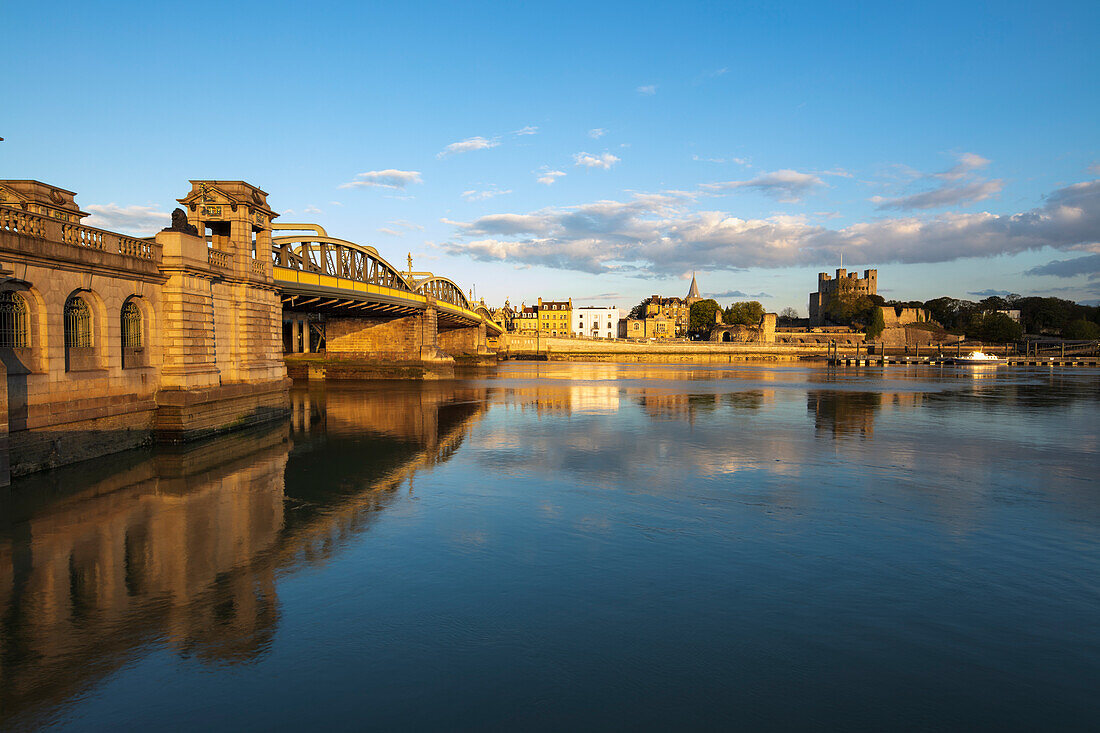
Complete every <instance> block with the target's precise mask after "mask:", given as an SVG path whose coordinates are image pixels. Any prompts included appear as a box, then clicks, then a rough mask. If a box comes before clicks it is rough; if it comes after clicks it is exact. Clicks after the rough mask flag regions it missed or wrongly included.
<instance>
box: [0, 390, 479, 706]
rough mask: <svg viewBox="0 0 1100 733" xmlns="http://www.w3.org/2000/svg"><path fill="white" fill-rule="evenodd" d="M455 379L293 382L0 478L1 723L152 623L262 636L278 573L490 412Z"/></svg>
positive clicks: (55, 694) (239, 657) (118, 656)
mask: <svg viewBox="0 0 1100 733" xmlns="http://www.w3.org/2000/svg"><path fill="white" fill-rule="evenodd" d="M449 384H450V385H451V386H448V383H436V384H428V385H424V386H423V388H422V389H416V388H410V387H402V389H401V390H398V391H395V390H393V389H359V390H341V391H339V392H334V391H332V390H329V391H328V392H324V391H315V392H309V391H296V392H294V393H293V394H292V400H293V406H294V409H293V416H292V420H291V421H290V422H289V423H283V424H279V425H276V426H271V427H268V428H266V429H262V430H257V431H251V432H248V433H240V434H234V435H230V436H226V437H222V438H218V439H216V440H213V441H209V442H206V443H203V444H201V445H198V446H189V447H187V448H186V449H177V450H168V449H158V450H157V451H156V452H151V451H143V452H134V453H131V454H123V455H121V456H115V457H111V458H110V459H104V460H99V461H93V462H89V463H85V464H80V465H77V466H71V467H68V468H65V469H61V470H58V471H53V472H49V473H44V474H38V475H35V476H32V477H28V478H26V479H23V480H20V481H18V482H16V483H15V484H14V485H13V486H12V487H11V489H10V490H6V491H5V493H4V495H3V496H0V724H2V723H5V722H8V723H11V722H42V720H40V719H38V718H39V717H40V716H41V715H42V714H44V712H45V711H50V710H52V709H54V708H56V707H57V706H58V705H61V704H63V703H64V702H65V701H66V700H68V699H70V698H72V697H73V696H74V695H76V694H77V693H79V692H80V691H81V690H82V689H84V688H85V687H87V686H88V685H90V684H93V683H95V682H97V681H98V680H100V679H101V678H102V677H103V676H105V675H106V674H109V673H110V672H111V671H112V670H113V669H115V668H117V667H118V666H119V665H122V664H123V663H125V662H126V661H127V660H128V659H130V657H131V656H132V655H133V654H134V653H135V652H136V650H137V649H138V647H139V646H141V645H143V644H146V643H149V642H150V641H157V642H160V643H164V644H167V645H169V646H171V647H173V648H175V649H176V650H177V651H178V652H179V653H180V654H183V655H187V656H191V657H196V658H199V659H204V660H209V661H215V662H217V663H221V664H225V663H230V664H232V663H240V662H247V661H249V660H252V659H255V658H256V657H257V656H258V655H260V654H262V653H263V652H264V650H265V649H266V648H267V647H268V646H269V644H270V642H271V640H272V637H273V635H274V631H275V628H276V625H277V623H278V620H279V607H278V598H277V584H276V573H277V572H279V571H283V570H286V569H288V568H292V567H294V566H297V565H301V564H303V563H316V562H322V561H324V560H325V559H326V558H328V557H330V556H331V555H332V554H333V553H334V552H336V551H338V550H339V548H340V547H341V546H342V545H343V544H344V542H345V541H346V540H347V539H348V538H349V537H350V536H352V535H354V533H355V532H357V531H361V530H362V529H364V528H365V527H366V526H368V525H369V523H370V522H371V521H373V519H374V518H376V517H378V516H379V511H378V510H379V509H382V508H384V507H385V506H386V505H387V504H388V503H390V502H392V501H394V500H395V499H396V498H397V497H398V496H400V495H401V493H399V492H397V491H396V489H397V488H398V487H399V486H401V485H402V484H403V483H406V482H407V483H408V484H409V485H411V482H412V477H413V475H414V474H415V473H416V471H418V470H421V469H423V468H425V467H429V466H432V465H435V464H438V463H440V462H442V461H445V460H447V459H448V458H449V457H450V456H451V455H453V453H454V452H455V450H457V448H458V446H459V445H461V443H462V440H463V438H464V437H465V436H466V434H467V433H468V432H469V428H470V426H471V425H472V424H473V422H474V421H476V420H477V419H478V418H479V416H480V415H481V414H482V413H483V412H484V410H485V408H486V404H487V390H485V389H484V388H481V389H475V388H469V389H463V388H459V387H457V386H454V385H455V384H456V383H449ZM318 452H320V453H322V454H324V459H323V460H318V456H317V455H315V454H316V453H318ZM307 454H308V455H307ZM319 467H324V468H323V471H324V473H323V475H319V474H318V471H319V470H321V469H319ZM36 719H37V720H36Z"/></svg>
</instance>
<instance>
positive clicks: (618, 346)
mask: <svg viewBox="0 0 1100 733" xmlns="http://www.w3.org/2000/svg"><path fill="white" fill-rule="evenodd" d="M861 347H862V338H860V339H858V340H853V341H852V342H851V343H841V344H839V349H840V351H842V352H843V351H851V352H852V353H855V351H856V350H857V349H858V348H861ZM829 348H830V344H829V343H827V342H822V343H808V344H784V343H755V344H754V343H715V342H710V341H682V342H667V341H664V342H662V341H652V342H633V341H608V340H606V339H578V338H553V337H550V338H541V337H540V338H537V339H536V338H535V337H534V336H515V335H513V334H508V335H506V336H502V337H501V338H500V346H499V349H500V350H499V352H498V353H499V354H500V356H501V358H505V359H507V358H513V359H517V358H518V359H531V358H537V359H547V360H550V361H626V362H666V363H667V362H689V363H690V362H695V363H715V364H725V363H730V362H736V361H755V360H774V361H793V360H798V359H803V358H808V357H824V356H826V354H827V353H828V350H829Z"/></svg>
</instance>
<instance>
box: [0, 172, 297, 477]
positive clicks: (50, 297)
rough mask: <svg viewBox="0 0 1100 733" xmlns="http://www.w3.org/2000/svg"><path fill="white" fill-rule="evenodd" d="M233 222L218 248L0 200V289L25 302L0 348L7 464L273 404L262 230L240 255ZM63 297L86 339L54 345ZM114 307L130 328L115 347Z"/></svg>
mask: <svg viewBox="0 0 1100 733" xmlns="http://www.w3.org/2000/svg"><path fill="white" fill-rule="evenodd" d="M222 183H225V182H222ZM230 183H232V182H230ZM43 185H44V184H43ZM242 185H244V186H247V184H242ZM250 200H252V201H255V200H256V199H255V197H253V198H252V199H250ZM229 209H230V207H225V210H227V211H228V210H229ZM232 210H233V211H238V208H237V207H233V208H232ZM259 221H261V220H260V219H258V218H256V217H253V218H252V219H250V220H249V223H248V226H252V224H253V223H254V222H259ZM266 221H267V220H266V219H265V220H263V222H264V224H263V225H264V226H266ZM200 231H201V230H200ZM242 231H243V232H244V234H243V235H241V236H239V237H237V238H236V239H234V240H233V241H231V242H230V243H229V244H230V245H231V246H232V249H231V250H227V251H219V250H214V249H211V247H210V246H209V245H208V244H207V242H206V241H205V240H204V239H203V238H202V237H198V236H192V235H190V234H187V233H184V232H181V231H166V232H161V233H159V234H157V236H156V238H155V241H154V240H152V239H134V238H131V237H126V236H124V235H119V234H115V233H112V232H106V231H103V230H99V229H95V228H92V227H85V226H83V225H77V224H62V223H60V222H57V221H53V220H50V219H48V218H46V217H42V216H36V215H34V214H31V213H28V212H25V211H21V210H19V209H16V208H13V207H10V206H0V274H2V275H3V279H2V281H0V291H7V292H9V293H11V294H10V295H8V296H6V297H9V298H17V299H18V302H19V303H20V304H21V305H20V307H23V306H25V317H24V318H23V320H24V321H25V328H19V329H16V330H17V331H19V333H20V337H19V339H20V340H23V341H25V345H20V344H18V343H17V344H12V345H9V346H6V347H0V362H2V363H3V365H4V367H5V370H6V376H5V379H4V387H5V388H6V389H5V390H4V391H5V394H6V398H7V399H6V405H5V409H4V410H3V413H4V415H3V417H4V419H5V422H6V423H7V425H8V430H9V441H8V445H9V448H10V451H9V454H10V463H11V467H12V471H13V473H15V474H17V475H18V474H22V473H27V472H30V471H36V470H40V469H42V468H49V467H54V466H58V465H62V464H65V463H72V462H76V461H81V460H85V459H87V458H92V457H95V456H98V455H103V454H106V453H111V452H115V451H119V450H125V449H127V448H131V447H134V446H137V445H141V444H143V443H146V442H148V441H149V440H150V439H151V438H152V437H153V435H154V433H156V434H158V435H162V436H171V438H170V439H173V440H178V439H189V438H191V437H197V436H200V435H206V434H210V433H212V432H219V431H222V430H228V429H232V428H235V427H240V426H243V425H247V424H252V423H254V422H257V421H260V420H263V419H270V418H271V417H274V416H278V415H280V414H285V412H286V411H287V404H286V389H287V384H288V381H287V380H286V377H285V367H284V366H283V363H282V359H281V354H282V349H281V329H280V320H281V302H280V299H279V297H278V292H277V290H276V288H275V286H274V281H273V280H272V278H271V267H270V263H269V262H266V261H265V260H263V259H261V258H262V257H263V256H265V253H266V257H267V258H268V259H270V247H269V237H267V235H266V233H265V232H261V234H262V235H264V236H261V237H259V238H258V239H257V241H258V242H259V243H260V245H262V246H261V247H260V248H259V249H258V250H257V253H256V256H255V258H253V254H252V241H251V238H250V235H248V233H247V227H246V228H245V229H242ZM238 240H240V241H238ZM71 298H79V299H80V301H82V302H83V303H84V305H85V306H86V308H87V314H88V315H87V318H86V319H85V318H84V316H81V317H80V319H79V320H80V321H82V322H84V321H86V322H87V323H88V328H87V331H86V332H85V331H84V329H77V330H78V331H80V333H82V334H85V335H84V336H82V340H84V341H86V342H87V343H79V344H73V345H70V346H67V345H66V336H65V334H66V303H67V302H68V301H70V299H71ZM128 304H133V305H134V306H136V308H137V312H138V314H139V318H138V322H139V324H140V334H141V336H140V344H139V345H136V346H135V345H128V346H127V347H125V348H124V347H123V330H124V329H123V320H122V313H123V308H124V306H127V305H128ZM75 322H76V321H74V323H75ZM74 333H75V332H74ZM6 457H7V456H3V457H0V462H2V461H3V460H4V458H6ZM2 474H3V470H2V468H0V478H2Z"/></svg>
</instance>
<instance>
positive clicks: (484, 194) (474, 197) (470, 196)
mask: <svg viewBox="0 0 1100 733" xmlns="http://www.w3.org/2000/svg"><path fill="white" fill-rule="evenodd" d="M508 193H512V190H511V189H507V190H503V191H502V190H501V189H499V188H490V189H486V190H484V191H477V190H471V191H463V192H462V198H464V199H466V200H467V201H484V200H486V199H491V198H493V197H494V196H503V195H505V194H508Z"/></svg>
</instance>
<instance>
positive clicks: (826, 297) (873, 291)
mask: <svg viewBox="0 0 1100 733" xmlns="http://www.w3.org/2000/svg"><path fill="white" fill-rule="evenodd" d="M839 293H844V294H846V295H847V294H851V295H852V296H860V295H877V294H878V270H864V271H863V277H859V275H857V274H856V273H854V272H852V273H849V272H848V271H847V270H845V269H843V268H841V269H839V270H837V271H836V278H835V279H834V278H832V277H830V276H829V273H827V272H820V273H818V275H817V292H816V293H810V325H811V326H823V325H825V309H826V308H827V307H828V305H829V301H830V299H832V298H833V297H835V296H836V295H837V294H839Z"/></svg>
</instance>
